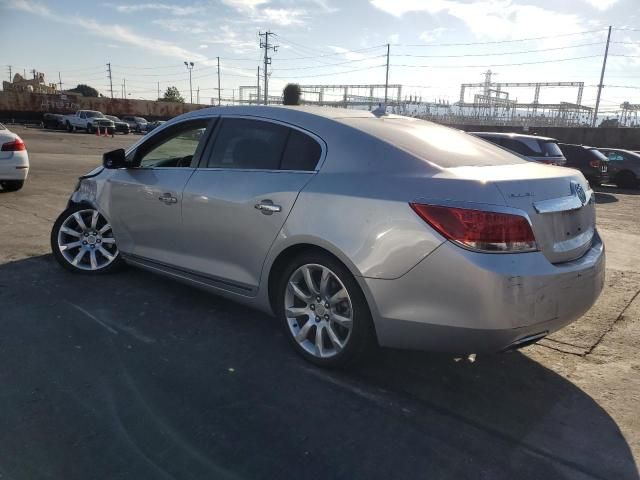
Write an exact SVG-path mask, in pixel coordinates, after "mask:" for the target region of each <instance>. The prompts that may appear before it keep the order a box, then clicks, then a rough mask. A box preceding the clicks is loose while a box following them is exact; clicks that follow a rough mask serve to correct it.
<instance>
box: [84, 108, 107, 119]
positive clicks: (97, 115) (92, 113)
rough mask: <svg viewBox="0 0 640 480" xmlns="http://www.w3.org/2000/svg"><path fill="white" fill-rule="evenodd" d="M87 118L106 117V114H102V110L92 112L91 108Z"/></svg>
mask: <svg viewBox="0 0 640 480" xmlns="http://www.w3.org/2000/svg"><path fill="white" fill-rule="evenodd" d="M87 118H104V115H102V113H100V112H92V111H91V110H89V111H88V112H87Z"/></svg>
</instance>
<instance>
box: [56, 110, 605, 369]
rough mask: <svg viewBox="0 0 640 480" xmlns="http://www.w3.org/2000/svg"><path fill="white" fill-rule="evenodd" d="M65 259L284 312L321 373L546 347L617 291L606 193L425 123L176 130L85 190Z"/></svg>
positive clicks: (225, 121)
mask: <svg viewBox="0 0 640 480" xmlns="http://www.w3.org/2000/svg"><path fill="white" fill-rule="evenodd" d="M51 246H52V249H53V252H54V255H55V257H56V259H57V260H58V261H59V262H60V264H61V265H62V266H63V267H65V268H67V269H69V270H71V271H73V272H77V273H85V274H102V273H107V272H111V271H114V270H116V269H118V268H120V267H121V266H123V265H124V264H129V265H135V266H137V267H142V268H145V269H148V270H151V271H153V272H156V273H159V274H162V275H166V276H169V277H171V278H174V279H177V280H180V281H183V282H187V283H188V284H191V285H193V286H195V287H199V288H204V289H207V290H209V291H211V292H214V293H216V294H219V295H223V296H225V297H229V298H232V299H234V300H237V301H240V302H243V303H245V304H248V305H251V306H253V307H256V308H258V309H260V310H263V311H265V312H268V313H270V314H273V315H276V316H277V317H278V318H279V319H280V321H281V323H282V326H283V328H284V331H285V332H286V335H287V337H288V339H289V340H290V342H291V344H292V345H293V347H294V348H295V350H296V351H297V352H298V353H299V354H301V355H302V356H303V357H304V358H306V359H307V360H310V361H312V362H314V363H316V364H318V365H321V366H326V367H332V366H339V365H344V364H346V363H349V362H353V361H355V360H357V359H358V358H362V356H363V355H364V354H366V353H367V352H368V350H369V349H370V348H371V347H373V346H375V345H381V346H387V347H396V348H411V349H428V350H440V351H450V352H456V353H472V352H487V351H501V350H507V349H513V348H518V347H520V346H523V345H527V344H529V343H532V342H535V341H536V340H538V339H540V338H542V337H544V336H545V335H547V334H549V333H551V332H553V331H555V330H557V329H559V328H561V327H563V326H565V325H567V324H568V323H570V322H572V321H574V320H576V319H577V318H579V317H580V316H582V315H583V314H584V313H585V312H586V311H587V310H588V309H589V308H590V307H591V305H592V304H593V303H594V302H595V300H596V299H597V297H598V295H599V294H600V291H601V289H602V286H603V282H604V263H605V256H604V245H603V243H602V241H601V239H600V237H599V235H598V233H597V231H596V228H595V208H594V194H593V192H592V190H591V189H590V188H589V185H588V183H587V182H586V180H585V179H584V177H583V176H582V174H581V173H580V172H578V171H577V170H572V169H567V168H561V167H553V166H546V165H541V164H535V163H531V162H526V161H524V160H522V159H520V158H519V157H517V156H515V155H512V154H511V153H509V152H507V151H505V150H504V149H501V148H499V147H496V146H494V145H492V144H491V143H489V142H486V141H484V140H481V139H478V138H476V137H473V136H471V135H467V134H465V133H463V132H459V131H456V130H453V129H450V128H447V127H443V126H439V125H436V124H433V123H429V122H425V121H422V120H417V119H412V118H405V117H400V116H394V115H381V116H380V115H375V114H372V113H370V112H364V111H355V110H342V109H332V108H305V107H222V108H210V109H204V110H198V111H197V112H192V113H189V114H186V115H183V116H180V117H177V118H175V119H173V120H172V121H170V122H167V123H166V124H164V125H162V126H161V127H159V128H157V129H156V130H154V131H153V132H151V133H150V134H149V135H148V136H146V137H144V138H142V139H141V140H139V141H138V142H137V143H136V144H134V145H133V146H132V147H130V148H129V149H128V150H127V151H124V150H114V151H112V152H109V153H106V154H105V155H104V167H100V168H97V169H96V170H94V171H92V172H90V173H89V174H87V175H85V176H83V177H81V179H80V181H79V182H78V185H77V188H76V190H75V192H74V193H73V195H72V196H71V199H70V201H69V204H68V208H67V209H66V210H65V211H64V212H63V213H62V214H61V215H60V217H59V218H58V220H57V221H56V223H55V225H54V227H53V230H52V234H51Z"/></svg>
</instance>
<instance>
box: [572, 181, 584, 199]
mask: <svg viewBox="0 0 640 480" xmlns="http://www.w3.org/2000/svg"><path fill="white" fill-rule="evenodd" d="M571 193H572V194H573V195H575V196H576V197H578V199H579V200H580V203H582V205H584V204H586V203H587V194H586V193H584V188H582V185H580V184H579V183H578V182H571Z"/></svg>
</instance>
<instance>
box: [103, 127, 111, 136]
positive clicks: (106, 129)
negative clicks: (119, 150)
mask: <svg viewBox="0 0 640 480" xmlns="http://www.w3.org/2000/svg"><path fill="white" fill-rule="evenodd" d="M108 135H109V129H108V128H107V127H104V134H103V135H102V136H103V137H107V136H108Z"/></svg>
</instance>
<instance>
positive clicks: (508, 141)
mask: <svg viewBox="0 0 640 480" xmlns="http://www.w3.org/2000/svg"><path fill="white" fill-rule="evenodd" d="M500 145H502V146H503V147H504V148H508V149H509V150H511V151H512V152H516V153H519V154H520V155H524V156H532V155H536V153H535V151H534V150H532V149H531V148H529V146H528V145H527V144H526V143H524V142H522V141H520V140H516V139H515V138H502V139H501V142H500Z"/></svg>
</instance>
